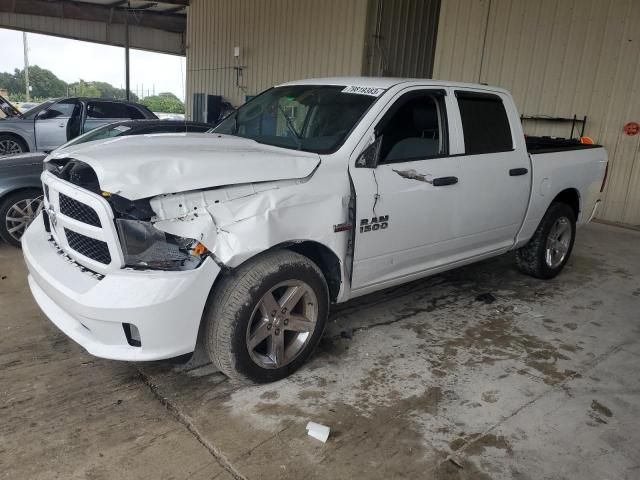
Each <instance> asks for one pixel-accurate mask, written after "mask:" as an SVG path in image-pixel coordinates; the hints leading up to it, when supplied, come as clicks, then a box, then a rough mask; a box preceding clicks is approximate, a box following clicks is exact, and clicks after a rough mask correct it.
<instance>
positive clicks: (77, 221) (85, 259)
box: [42, 172, 124, 275]
mask: <svg viewBox="0 0 640 480" xmlns="http://www.w3.org/2000/svg"><path fill="white" fill-rule="evenodd" d="M42 181H43V184H44V185H45V187H44V190H45V192H46V194H47V195H46V196H45V210H44V213H46V218H48V220H49V227H50V234H51V236H52V238H53V240H54V241H55V242H56V244H57V245H58V248H60V250H62V251H63V252H64V253H65V254H66V255H68V256H69V257H70V258H72V259H73V260H74V261H75V262H77V263H78V264H80V265H82V266H83V267H85V268H87V269H89V270H91V271H93V272H96V273H99V274H101V275H106V274H108V273H109V272H110V271H115V270H119V269H120V268H122V266H123V265H124V261H123V257H122V248H121V246H120V241H119V239H118V233H117V231H116V227H115V223H114V218H113V210H112V209H111V205H109V202H108V201H107V200H106V199H105V198H104V197H102V196H101V195H98V194H96V193H94V192H92V191H89V190H86V189H84V188H80V187H78V186H77V185H73V184H72V183H70V182H68V181H66V180H62V179H60V178H58V177H56V176H55V175H53V174H51V173H50V172H44V173H43V174H42ZM44 213H43V215H44Z"/></svg>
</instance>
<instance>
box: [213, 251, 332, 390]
mask: <svg viewBox="0 0 640 480" xmlns="http://www.w3.org/2000/svg"><path fill="white" fill-rule="evenodd" d="M208 302H209V303H208V305H207V309H206V311H205V315H204V318H203V321H204V322H205V325H204V328H205V335H204V340H205V345H206V347H207V351H208V353H209V357H210V358H211V360H212V361H213V363H214V364H215V365H216V366H217V367H218V368H219V369H220V370H221V371H222V372H223V373H224V374H225V375H227V376H228V377H230V378H232V379H235V380H239V381H242V382H254V383H266V382H273V381H275V380H279V379H281V378H284V377H286V376H288V375H289V374H291V373H293V372H294V371H295V370H297V369H298V368H299V367H300V366H301V365H302V364H303V363H304V362H305V361H306V360H307V358H309V356H310V355H311V353H312V352H313V349H314V348H315V347H316V345H317V343H318V341H319V340H320V337H321V336H322V332H323V331H324V327H325V324H326V320H327V315H328V310H329V292H328V288H327V283H326V281H325V278H324V276H323V274H322V272H321V271H320V269H319V268H318V266H317V265H316V264H315V263H313V262H312V261H311V260H309V259H308V258H306V257H304V256H302V255H300V254H298V253H295V252H291V251H288V250H278V251H274V252H269V253H267V254H265V255H262V256H260V257H258V258H257V259H255V260H251V261H249V262H247V263H246V264H244V265H242V266H240V267H239V268H237V269H236V270H234V271H233V272H231V273H230V274H229V275H228V276H227V277H226V278H224V279H222V281H221V283H220V284H219V285H217V286H216V288H214V290H213V291H212V294H211V295H210V298H209V301H208Z"/></svg>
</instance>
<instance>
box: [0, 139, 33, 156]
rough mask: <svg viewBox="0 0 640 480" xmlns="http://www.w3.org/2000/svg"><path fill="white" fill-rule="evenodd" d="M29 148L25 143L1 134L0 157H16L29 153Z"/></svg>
mask: <svg viewBox="0 0 640 480" xmlns="http://www.w3.org/2000/svg"><path fill="white" fill-rule="evenodd" d="M28 151H29V150H28V149H27V146H26V145H25V144H24V142H23V141H21V140H19V139H18V138H16V137H14V136H13V135H8V134H5V133H2V134H0V157H2V156H4V155H15V154H18V153H24V152H28Z"/></svg>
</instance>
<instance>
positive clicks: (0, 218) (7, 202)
mask: <svg viewBox="0 0 640 480" xmlns="http://www.w3.org/2000/svg"><path fill="white" fill-rule="evenodd" d="M41 197H42V190H38V189H36V188H29V189H25V190H19V191H17V192H15V193H11V194H9V195H7V196H6V197H4V198H3V199H2V200H1V201H0V238H2V240H4V241H5V242H6V243H8V244H9V245H12V246H14V247H18V248H20V239H19V238H16V237H15V234H16V233H15V232H13V233H12V232H9V227H10V226H13V225H14V224H11V222H9V221H8V218H7V214H8V213H9V210H10V209H11V207H12V206H13V205H15V204H16V203H18V202H21V201H23V200H25V201H28V200H33V199H37V198H40V199H41ZM34 210H35V206H34ZM12 218H13V217H12ZM29 223H31V222H30V221H29V222H27V223H26V224H25V228H26V226H28V224H29ZM22 233H24V231H23V232H22Z"/></svg>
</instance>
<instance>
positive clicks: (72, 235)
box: [64, 228, 111, 265]
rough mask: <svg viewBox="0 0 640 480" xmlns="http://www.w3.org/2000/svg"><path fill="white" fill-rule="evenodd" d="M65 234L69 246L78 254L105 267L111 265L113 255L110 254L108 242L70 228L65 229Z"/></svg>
mask: <svg viewBox="0 0 640 480" xmlns="http://www.w3.org/2000/svg"><path fill="white" fill-rule="evenodd" d="M64 234H65V236H66V237H67V242H68V243H69V246H70V247H71V248H72V249H74V250H75V251H76V252H78V253H81V254H82V255H84V256H85V257H88V258H90V259H92V260H95V261H96V262H100V263H104V264H105V265H108V264H109V263H111V254H110V253H109V245H107V242H103V241H102V240H96V239H95V238H91V237H87V236H86V235H82V234H80V233H77V232H74V231H73V230H69V229H68V228H65V229H64Z"/></svg>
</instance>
